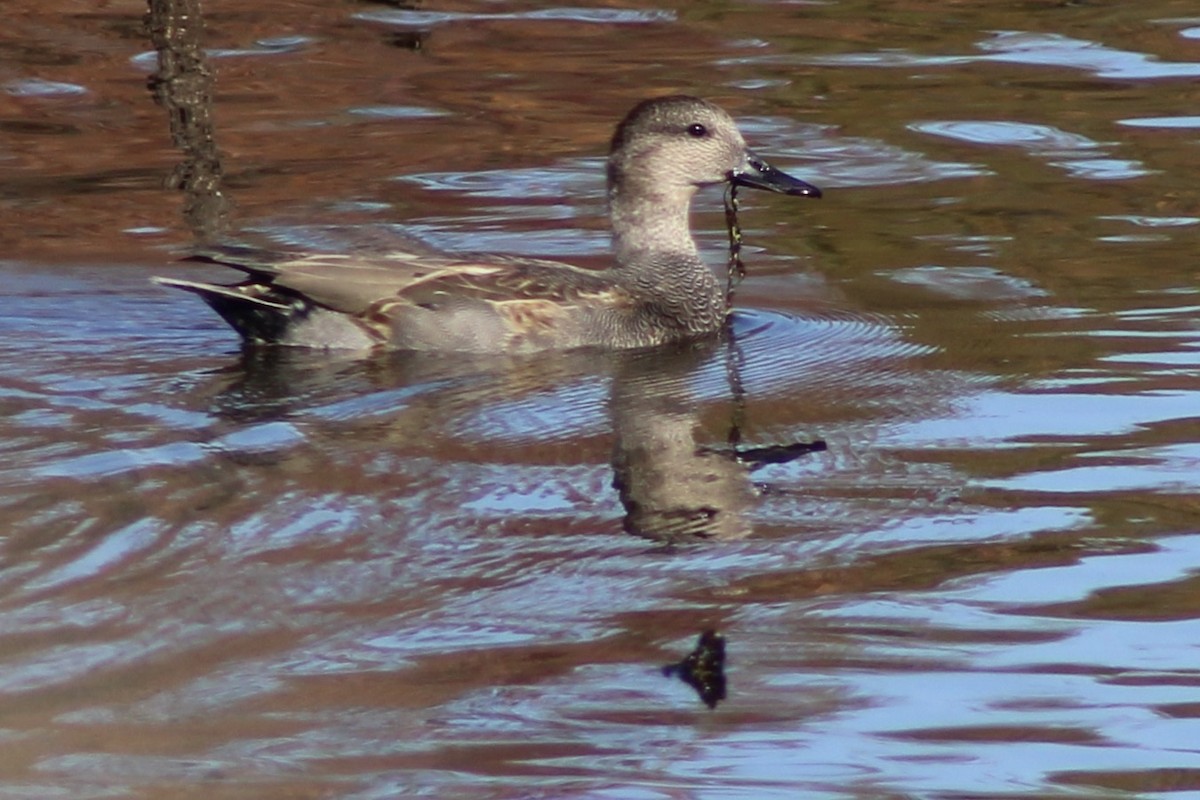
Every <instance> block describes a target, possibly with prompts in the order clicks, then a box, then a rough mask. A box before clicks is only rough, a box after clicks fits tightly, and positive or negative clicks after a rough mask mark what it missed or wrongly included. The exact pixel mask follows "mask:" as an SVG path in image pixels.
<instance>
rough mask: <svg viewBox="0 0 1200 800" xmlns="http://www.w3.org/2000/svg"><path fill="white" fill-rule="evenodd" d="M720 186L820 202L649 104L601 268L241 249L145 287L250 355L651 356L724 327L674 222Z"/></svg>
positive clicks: (627, 139) (680, 99)
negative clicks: (176, 299) (210, 313)
mask: <svg viewBox="0 0 1200 800" xmlns="http://www.w3.org/2000/svg"><path fill="white" fill-rule="evenodd" d="M725 182H732V183H733V184H734V185H736V186H747V187H752V188H755V189H766V190H769V191H773V192H781V193H783V194H789V195H798V196H801V197H820V196H821V192H820V190H819V189H817V188H816V187H815V186H812V185H811V184H808V183H805V182H804V181H802V180H799V179H797V178H793V177H791V176H790V175H787V174H785V173H783V172H780V171H779V170H778V169H775V168H774V167H772V166H771V165H770V164H768V163H767V162H766V161H764V160H763V159H761V158H759V157H758V156H757V155H755V154H754V153H753V152H751V151H750V150H748V149H747V148H746V143H745V141H744V140H743V139H742V134H741V133H740V132H739V131H738V129H737V125H736V124H735V123H734V121H733V119H732V118H730V116H729V115H728V114H726V113H725V112H724V111H723V110H721V109H720V108H719V107H718V106H715V105H713V104H712V103H709V102H706V101H704V100H700V99H698V98H695V97H687V96H681V95H676V96H670V97H660V98H656V99H652V100H646V101H644V102H642V103H640V104H639V105H637V106H636V107H634V109H633V110H632V111H630V112H629V114H628V116H626V117H625V119H624V121H622V122H621V124H620V125H618V126H617V130H616V133H615V134H614V135H613V139H612V148H611V150H610V153H609V157H608V203H609V213H610V216H611V220H612V241H613V252H614V256H615V260H616V264H615V265H614V266H613V267H611V268H609V269H605V270H592V269H583V268H580V267H574V266H571V265H569V264H563V263H559V262H556V261H543V260H538V259H530V258H516V257H509V256H498V255H477V254H462V255H426V254H419V253H388V254H386V255H380V256H361V255H313V254H296V253H292V254H270V253H262V252H256V251H252V250H248V249H244V248H243V249H237V250H233V249H228V250H221V251H213V252H206V253H203V254H201V255H198V256H195V257H193V258H194V259H195V260H202V261H209V262H212V263H218V264H224V265H227V266H230V267H234V268H236V269H239V270H241V271H242V272H245V273H246V274H247V275H248V276H249V277H247V278H246V279H245V280H243V281H242V282H241V283H237V284H233V285H219V284H209V283H199V282H195V281H186V280H178V279H175V278H157V279H156V280H157V281H158V282H159V283H161V284H165V285H167V286H174V287H177V288H180V289H186V290H187V291H190V292H195V293H196V294H198V295H200V296H201V297H202V298H204V300H205V301H206V302H207V303H208V304H209V305H210V306H212V307H213V309H214V310H216V312H217V313H218V314H220V315H221V316H222V317H224V318H225V320H226V321H227V322H228V323H229V324H230V325H232V326H233V327H234V328H235V329H236V330H237V331H238V333H240V334H241V335H242V336H243V337H244V338H245V340H246V342H248V343H252V344H279V345H295V346H302V347H319V348H356V349H367V348H392V349H398V350H435V351H459V352H477V353H479V352H530V351H537V350H545V349H566V348H577V347H602V348H629V347H645V346H651V345H658V344H663V343H666V342H671V341H679V340H684V339H689V338H694V337H700V336H704V335H707V334H712V333H715V332H716V331H718V330H719V329H720V328H721V326H722V324H723V322H724V320H725V316H726V314H727V311H726V309H725V303H724V298H723V295H722V291H721V288H720V287H719V285H718V283H717V279H716V277H715V276H714V275H713V273H712V271H711V270H710V269H709V268H708V267H707V266H705V264H704V262H703V261H701V259H700V254H699V253H698V252H697V250H696V243H695V242H694V241H693V240H692V233H691V230H690V228H689V227H688V211H689V207H690V206H691V200H692V197H693V195H695V194H696V191H697V190H698V189H700V188H701V187H703V186H709V185H713V184H720V183H725Z"/></svg>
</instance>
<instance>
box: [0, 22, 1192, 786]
mask: <svg viewBox="0 0 1200 800" xmlns="http://www.w3.org/2000/svg"><path fill="white" fill-rule="evenodd" d="M1193 5H1194V4H1189V3H1184V2H1177V1H1176V0H1153V1H1152V2H1146V3H1109V4H1104V3H1081V4H1074V3H1041V2H1028V3H1010V4H996V3H987V2H956V3H950V4H947V3H927V2H917V1H915V0H896V2H889V3H883V4H880V3H867V2H859V1H858V0H839V1H838V2H831V3H824V4H808V3H787V2H747V3H740V4H729V3H717V2H694V3H679V2H669V0H668V1H664V0H654V2H653V3H652V4H645V3H643V4H637V3H629V2H620V3H615V2H609V3H594V2H591V3H588V4H584V5H576V6H550V5H548V4H528V3H526V4H520V3H505V2H501V3H490V2H489V3H478V2H460V3H456V4H450V5H448V4H445V3H441V2H426V3H413V4H394V3H387V4H384V3H368V2H356V1H351V0H345V1H344V2H332V3H329V2H302V1H301V0H268V1H267V2H258V3H254V4H244V3H241V4H239V3H232V2H225V1H224V0H220V1H216V0H209V2H206V3H204V4H203V5H202V6H199V7H198V8H199V10H200V11H202V13H203V22H204V25H203V26H202V27H189V28H188V29H187V30H186V31H183V30H181V29H180V27H179V26H178V24H176V27H175V28H173V29H172V30H174V32H175V34H181V33H187V34H188V36H180V37H178V38H177V39H172V38H171V37H170V36H167V37H165V38H166V39H167V40H170V41H172V42H177V43H180V42H182V44H180V47H179V49H178V50H177V51H176V52H177V54H179V55H183V56H190V57H191V58H192V59H193V60H194V62H195V63H194V64H193V68H189V69H184V70H181V71H179V72H178V73H170V72H168V71H164V70H163V68H162V65H161V64H160V63H159V57H160V53H161V52H166V51H168V50H170V48H168V47H165V46H164V41H163V37H160V39H159V41H158V42H157V48H156V43H155V41H154V39H153V38H152V37H151V35H150V34H149V33H148V31H147V29H146V28H145V26H144V21H143V18H144V16H145V13H146V10H147V7H146V5H145V4H144V3H142V2H141V0H109V1H108V2H103V3H95V2H86V3H83V2H72V1H71V0H56V2H52V3H44V2H42V3H33V2H30V1H27V0H9V2H8V3H6V5H5V20H6V26H5V29H4V30H3V31H0V175H2V178H3V180H2V181H0V244H2V245H3V247H4V252H5V256H4V258H5V260H4V261H2V262H0V354H2V357H3V363H4V364H5V365H6V367H5V370H4V375H3V377H0V453H2V454H3V457H2V458H0V478H2V479H3V484H2V485H3V487H4V488H3V490H0V523H2V524H0V531H2V534H0V742H2V743H3V747H0V795H2V796H4V797H14V798H19V797H39V798H41V797H56V796H59V797H72V798H91V797H96V798H99V797H113V796H120V797H147V798H150V797H153V798H158V797H190V796H199V795H201V794H203V795H204V796H205V797H208V798H242V797H254V798H283V797H347V798H372V797H395V796H408V795H413V794H417V793H424V794H431V795H437V796H450V797H529V796H587V797H716V796H721V797H753V798H763V797H788V798H792V797H797V796H802V797H863V798H867V797H870V798H876V797H901V796H904V797H931V798H932V797H939V798H949V797H1000V796H1003V797H1038V798H1041V797H1054V796H1087V797H1127V796H1131V795H1137V796H1139V797H1177V796H1181V793H1193V792H1194V790H1195V779H1194V776H1195V774H1196V771H1197V770H1200V747H1197V746H1196V745H1195V744H1193V742H1195V741H1200V735H1198V729H1197V714H1196V708H1197V702H1198V700H1197V690H1198V685H1200V675H1198V673H1197V669H1196V657H1195V656H1196V642H1197V641H1200V624H1198V623H1197V608H1196V605H1197V604H1196V600H1195V598H1196V591H1195V589H1196V586H1195V584H1196V574H1197V570H1198V568H1200V537H1198V536H1197V535H1196V534H1197V519H1198V514H1197V503H1196V499H1195V498H1196V495H1197V484H1198V482H1197V477H1196V476H1197V474H1198V473H1197V464H1200V446H1198V445H1197V425H1196V420H1197V419H1198V418H1200V413H1198V412H1197V409H1198V408H1200V392H1198V391H1197V389H1198V385H1200V371H1198V369H1197V367H1198V364H1200V358H1198V357H1197V353H1200V339H1198V336H1197V331H1198V329H1200V328H1198V326H1197V323H1196V317H1197V309H1198V308H1200V304H1198V303H1197V300H1196V291H1197V290H1196V275H1195V267H1194V254H1195V250H1196V236H1197V231H1200V214H1198V213H1197V206H1198V202H1200V201H1198V199H1197V193H1196V191H1195V188H1194V183H1195V181H1194V179H1193V175H1192V173H1193V171H1194V169H1193V164H1194V162H1195V157H1196V142H1197V137H1196V136H1195V131H1196V130H1197V128H1200V121H1198V119H1200V118H1198V116H1197V111H1196V101H1197V89H1196V86H1197V83H1196V80H1195V79H1196V77H1197V75H1198V74H1200V50H1198V47H1200V17H1198V16H1197V12H1196V10H1195V9H1194V8H1193V7H1192V6H1193ZM409 6H411V7H409ZM193 21H195V20H193ZM164 30H165V28H164ZM188 37H191V38H188ZM197 37H198V38H197ZM187 42H190V43H191V44H190V45H189V44H187ZM201 44H202V45H203V49H199V47H198V45H201ZM204 64H207V69H208V70H211V73H212V76H213V83H212V89H211V91H212V105H211V115H209V113H208V104H207V103H206V102H203V100H202V99H199V98H203V97H204V95H205V93H206V92H207V91H209V90H208V88H206V87H205V86H204V85H203V82H200V83H199V84H190V85H183V84H186V83H187V81H186V80H184V81H183V84H175V85H174V87H173V88H174V89H175V90H179V92H180V93H177V94H176V95H174V96H172V95H170V90H172V83H171V81H172V77H171V76H172V75H173V74H174V75H178V76H185V77H186V76H195V75H200V76H201V77H202V76H203V71H204V66H203V65H204ZM678 90H685V91H692V92H698V93H702V94H705V95H706V96H709V97H712V98H713V99H715V100H717V101H719V102H721V103H722V104H723V105H725V106H727V107H729V108H730V109H731V110H732V111H733V112H734V113H735V114H736V115H737V116H738V118H739V119H740V120H741V121H742V123H743V124H744V126H745V128H746V130H747V132H748V137H749V138H750V139H751V140H752V142H753V144H754V145H755V146H756V148H757V149H759V150H761V151H762V152H764V153H766V154H770V155H772V156H774V160H776V161H778V162H779V163H780V165H781V166H782V167H784V168H786V169H790V170H795V171H796V172H797V173H799V174H803V175H804V176H805V177H812V178H813V180H814V182H815V183H817V184H819V185H821V186H822V187H823V188H826V189H828V190H829V191H828V192H827V195H826V199H825V200H824V201H822V203H820V204H808V205H805V207H804V208H803V209H797V208H796V207H795V206H793V205H789V204H787V203H786V202H780V203H776V202H773V201H772V200H771V199H770V198H763V197H755V198H745V199H746V200H747V201H748V203H747V204H746V205H744V207H743V212H742V217H741V222H742V224H743V226H744V228H745V234H746V239H747V247H746V249H745V253H744V255H745V257H746V261H747V265H748V268H749V275H748V278H747V280H746V282H745V283H744V284H742V286H741V287H740V288H739V292H738V304H739V307H740V309H741V311H740V313H739V314H738V316H737V319H736V325H735V330H736V332H737V348H736V349H732V348H731V347H730V346H729V344H728V343H725V342H717V343H713V344H712V345H711V346H708V347H699V348H685V349H683V350H676V351H668V352H660V353H638V354H626V355H624V356H611V357H609V356H603V357H598V356H594V355H579V354H575V355H572V354H565V355H553V356H546V357H539V358H537V359H525V360H511V361H510V360H502V361H498V362H497V361H491V362H479V361H474V362H472V361H464V360H460V359H454V360H450V359H439V358H430V357H424V358H415V357H405V356H395V357H385V358H372V359H366V360H342V359H337V358H333V357H330V356H327V355H325V354H314V353H275V354H263V353H258V354H242V353H239V352H238V351H237V349H236V341H235V337H234V335H233V334H232V333H231V332H229V331H228V330H227V329H225V328H224V326H223V324H222V323H220V322H219V320H216V319H215V318H213V317H212V316H211V315H210V314H209V313H208V312H207V309H205V308H204V307H203V306H202V305H201V304H199V303H197V302H195V300H194V298H190V297H186V296H176V295H173V294H170V293H166V292H164V291H162V290H161V289H158V288H156V287H153V286H151V285H150V284H149V283H148V278H149V276H150V275H152V274H156V273H161V272H162V271H163V270H164V269H168V270H169V269H171V267H170V266H169V264H170V262H173V261H174V260H175V259H176V258H177V257H178V256H179V255H182V254H183V253H184V252H186V249H187V247H189V246H190V245H191V243H192V242H193V240H194V239H195V238H197V237H200V238H207V237H209V236H212V235H213V234H214V233H216V232H219V231H222V230H227V231H228V233H229V234H230V235H231V236H233V237H235V238H237V239H240V240H242V241H247V242H251V243H257V244H267V245H271V246H275V247H295V246H303V247H313V248H317V249H342V248H354V247H360V248H365V249H371V248H379V247H387V246H389V245H391V244H394V243H396V242H398V241H405V242H407V241H410V240H413V239H416V240H419V241H422V242H424V243H427V244H431V245H434V246H437V247H442V248H448V249H466V250H480V249H483V250H486V249H496V250H502V251H506V252H515V253H520V254H525V255H535V256H550V257H564V258H572V259H575V260H578V261H580V262H583V263H599V262H600V259H603V258H604V257H605V248H606V246H607V245H606V239H605V235H604V208H603V180H602V160H601V156H602V154H603V151H604V148H605V144H606V141H607V139H608V137H609V135H610V133H611V126H612V123H613V122H614V121H615V120H616V119H617V118H619V117H620V116H621V114H623V113H624V111H625V110H627V108H628V107H629V106H630V105H632V103H633V102H634V101H636V100H637V99H640V98H641V97H643V96H645V95H648V94H655V93H661V92H667V91H678ZM189 92H190V94H189ZM181 96H182V97H184V98H185V100H184V101H183V102H182V103H181V102H180V99H179V98H180V97H181ZM189 97H190V98H191V100H187V99H186V98H189ZM185 109H191V110H185ZM172 119H174V120H175V121H176V123H177V124H176V126H175V128H174V129H172V126H171V120H172ZM184 123H190V124H184ZM214 143H215V145H216V149H215V150H214V149H213V145H214ZM218 159H219V164H218V163H217V161H218ZM193 178H194V179H195V181H193V180H192V179H193ZM181 189H182V191H181ZM226 201H227V202H228V206H226ZM695 223H696V226H697V228H698V229H699V231H700V232H701V241H702V242H703V243H704V244H705V245H706V246H707V247H709V248H710V252H711V253H712V256H713V262H714V265H718V266H719V264H720V262H721V258H722V250H723V247H724V236H725V234H724V230H723V220H722V217H721V213H720V199H719V197H715V196H714V197H708V198H706V199H704V200H703V201H702V202H701V203H700V205H699V207H698V208H697V213H696V215H695ZM180 269H185V268H184V267H181V268H180ZM186 270H187V272H188V275H189V276H194V275H197V268H196V267H194V266H193V265H188V266H187V267H186ZM200 277H202V276H200ZM731 365H732V366H733V367H734V369H731ZM731 434H732V435H731ZM734 440H736V441H734ZM815 440H821V441H824V442H825V443H826V445H827V449H825V450H823V451H816V452H807V453H804V452H802V448H800V449H797V450H795V451H794V452H793V451H791V450H788V448H797V447H798V446H799V445H803V444H804V443H807V442H812V441H815ZM732 444H736V450H737V451H740V452H741V453H742V455H743V456H745V455H746V454H747V453H752V452H755V451H756V450H757V452H759V453H762V452H771V453H776V452H780V450H778V449H772V448H783V451H784V452H788V453H790V454H792V455H795V456H796V457H794V458H785V459H780V460H778V463H762V462H761V460H760V461H755V460H754V459H753V458H746V457H743V458H737V457H735V448H734V447H733V446H732ZM614 484H615V485H614ZM623 501H624V502H623ZM696 523H701V524H700V525H698V526H697V524H696ZM664 527H666V528H668V529H669V532H670V533H671V534H672V535H671V536H669V537H667V538H669V539H670V541H669V542H668V541H663V537H662V535H661V534H662V533H663V530H664ZM697 527H699V528H702V529H704V532H705V533H707V534H708V535H707V537H706V538H703V539H700V540H694V539H689V538H687V537H682V536H680V535H679V533H680V531H681V530H683V529H687V530H696V529H697ZM629 532H634V533H638V534H641V535H638V536H632V535H629ZM646 534H650V535H649V536H647V535H646ZM706 628H713V629H717V630H720V631H722V632H724V633H725V634H726V636H727V637H728V640H727V641H728V660H729V663H728V667H729V673H728V677H729V683H728V698H727V699H726V700H725V701H723V702H722V703H721V704H720V705H719V706H718V707H717V708H716V709H715V710H714V711H710V710H709V709H707V708H705V707H704V706H703V705H702V704H701V703H700V701H699V700H698V699H697V697H696V695H695V693H694V692H693V691H692V690H691V689H690V688H689V687H688V686H686V685H684V684H683V683H681V682H680V681H678V680H675V679H673V678H672V679H667V678H664V677H663V675H662V673H661V667H662V665H663V664H666V663H671V662H678V661H679V659H680V658H682V657H683V655H685V654H686V653H687V652H688V650H689V649H690V648H692V647H693V646H694V644H695V642H696V637H697V635H698V634H699V633H700V631H701V630H704V629H706Z"/></svg>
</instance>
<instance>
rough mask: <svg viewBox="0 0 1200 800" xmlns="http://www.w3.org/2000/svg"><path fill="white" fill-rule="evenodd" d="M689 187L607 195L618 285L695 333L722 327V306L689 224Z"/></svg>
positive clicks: (644, 188) (646, 188)
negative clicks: (621, 285) (620, 283)
mask: <svg viewBox="0 0 1200 800" xmlns="http://www.w3.org/2000/svg"><path fill="white" fill-rule="evenodd" d="M694 194H695V189H694V188H693V187H691V186H687V187H682V188H671V187H667V188H664V187H661V186H638V187H628V186H627V187H625V191H620V192H617V191H612V190H611V189H610V191H609V211H610V215H611V219H612V233H613V254H614V256H615V258H616V262H617V266H616V268H615V270H616V272H617V273H619V279H620V280H621V282H622V283H623V284H624V285H625V286H626V287H627V288H629V289H630V290H631V291H633V292H634V293H635V294H636V295H639V296H641V297H643V298H645V300H646V301H647V304H648V305H651V306H653V307H655V308H656V309H658V310H659V311H660V312H661V313H663V314H664V315H666V316H668V317H671V318H672V320H673V322H674V324H678V325H681V326H683V327H686V328H687V329H689V330H693V331H695V332H701V331H708V330H712V329H715V328H717V327H719V326H720V324H721V322H722V320H723V319H724V306H723V303H722V300H721V297H720V293H719V289H718V287H717V282H716V279H715V278H714V277H713V274H712V272H711V271H710V270H709V268H708V267H707V266H705V264H704V262H703V261H702V260H701V259H700V253H699V252H698V251H697V250H696V242H695V241H694V240H693V239H692V232H691V227H690V226H689V224H688V211H689V208H690V205H691V199H692V196H693V195H694Z"/></svg>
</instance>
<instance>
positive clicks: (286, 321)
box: [152, 277, 304, 344]
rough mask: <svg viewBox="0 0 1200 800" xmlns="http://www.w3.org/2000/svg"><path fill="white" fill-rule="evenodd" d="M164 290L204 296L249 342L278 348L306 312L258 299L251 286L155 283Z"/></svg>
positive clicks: (160, 280)
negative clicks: (288, 330)
mask: <svg viewBox="0 0 1200 800" xmlns="http://www.w3.org/2000/svg"><path fill="white" fill-rule="evenodd" d="M152 280H153V281H154V282H155V283H157V284H159V285H160V286H170V287H173V288H175V289H183V290H184V291H185V292H192V293H193V294H198V295H200V297H201V298H203V299H204V302H206V303H208V304H209V305H210V306H212V309H213V310H214V311H216V312H217V313H218V314H220V315H221V317H222V318H223V319H224V320H225V321H226V322H228V323H229V324H230V325H231V326H232V327H233V329H234V330H236V331H237V332H238V333H240V334H241V335H242V338H243V339H245V340H246V341H247V342H253V343H256V344H277V343H280V342H282V341H284V338H285V334H286V332H287V329H288V328H289V327H290V326H291V324H292V322H293V321H294V320H295V318H296V316H297V315H303V313H304V309H303V308H302V307H301V305H299V304H297V303H294V302H280V301H279V299H278V298H277V297H272V296H270V295H256V294H254V293H253V288H252V287H251V286H249V285H242V286H237V285H235V286H222V285H221V284H216V283H201V282H199V281H185V280H180V279H179V278H161V277H155V278H153V279H152Z"/></svg>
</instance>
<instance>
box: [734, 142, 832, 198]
mask: <svg viewBox="0 0 1200 800" xmlns="http://www.w3.org/2000/svg"><path fill="white" fill-rule="evenodd" d="M729 180H730V181H731V182H732V183H733V185H734V186H748V187H750V188H751V189H766V190H767V191H768V192H779V193H780V194H790V195H794V196H796V197H820V196H821V190H820V189H818V188H817V187H815V186H813V185H812V184H811V183H807V182H805V181H802V180H800V179H799V178H793V177H792V176H791V175H788V174H787V173H786V172H783V171H781V170H778V169H775V167H772V166H771V165H770V164H768V163H767V161H766V160H765V159H763V158H761V157H759V156H757V155H755V154H754V153H748V154H747V155H746V163H745V165H744V166H743V167H742V168H741V169H736V170H734V171H733V172H731V173H730V174H729Z"/></svg>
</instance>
